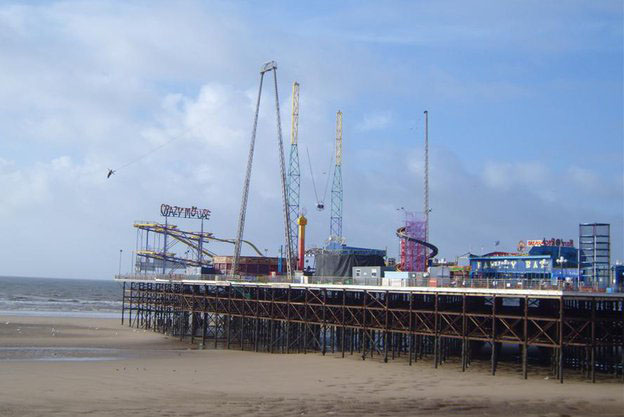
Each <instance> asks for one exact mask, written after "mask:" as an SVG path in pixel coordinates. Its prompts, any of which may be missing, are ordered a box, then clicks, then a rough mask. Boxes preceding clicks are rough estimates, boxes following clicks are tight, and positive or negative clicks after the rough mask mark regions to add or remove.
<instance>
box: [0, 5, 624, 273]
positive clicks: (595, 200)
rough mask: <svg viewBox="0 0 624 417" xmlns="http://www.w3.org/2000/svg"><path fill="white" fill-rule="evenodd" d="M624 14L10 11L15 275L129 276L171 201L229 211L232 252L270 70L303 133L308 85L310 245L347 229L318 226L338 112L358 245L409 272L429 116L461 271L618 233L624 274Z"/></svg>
mask: <svg viewBox="0 0 624 417" xmlns="http://www.w3.org/2000/svg"><path fill="white" fill-rule="evenodd" d="M622 7H623V6H622V3H621V2H619V1H603V2H593V1H568V2H565V3H563V2H554V1H552V2H548V1H546V2H544V1H539V2H538V1H510V2H498V1H481V2H471V3H470V7H468V6H467V3H466V2H462V1H436V2H359V1H358V2H340V3H339V4H335V3H334V2H315V3H314V4H308V3H303V2H302V3H300V4H293V3H292V2H270V3H266V2H263V3H262V4H260V3H257V2H199V1H184V2H175V3H170V2H133V3H131V4H126V3H120V2H107V1H90V2H80V1H65V2H26V3H25V2H3V3H2V4H1V5H0V40H1V41H0V60H1V62H2V63H3V65H1V66H0V84H1V85H2V86H3V88H1V89H0V137H1V138H2V139H1V140H0V189H2V190H3V193H2V196H1V197H0V201H1V202H2V204H1V205H0V215H1V216H2V218H3V220H4V221H3V223H4V225H5V226H4V232H3V233H2V234H1V236H0V264H1V265H2V269H0V274H4V275H8V274H19V275H40V276H41V275H47V276H58V277H64V276H68V277H97V278H106V277H109V276H110V275H112V274H113V273H115V272H116V269H117V256H118V253H119V249H120V248H123V249H124V250H125V253H129V252H130V251H131V250H132V249H133V247H134V239H135V234H134V231H133V230H132V222H133V221H134V220H137V219H154V220H157V219H158V206H159V205H160V203H161V202H170V203H178V204H181V205H182V204H188V205H199V206H206V207H209V208H211V209H212V210H213V218H212V220H211V224H210V227H211V231H214V233H215V234H216V235H219V236H223V237H232V236H233V235H234V234H235V228H236V220H237V215H238V209H239V204H240V193H241V187H242V181H243V175H244V166H245V161H246V154H247V146H248V141H249V135H250V130H251V122H252V117H253V101H254V95H255V91H256V89H257V82H258V68H259V67H260V65H261V64H262V63H263V62H265V61H267V60H272V59H273V60H276V61H277V62H278V66H279V70H278V79H279V88H280V99H281V104H282V130H283V132H284V135H285V137H287V134H288V132H289V131H290V90H291V84H292V82H293V81H298V82H299V83H300V84H301V109H300V146H301V148H300V156H301V170H302V176H303V179H302V186H303V190H302V205H303V206H305V207H306V208H307V209H308V213H309V218H310V224H309V229H310V230H309V238H310V241H311V242H310V243H311V244H316V245H321V244H322V243H323V241H324V239H326V237H327V234H328V230H329V211H328V210H326V211H325V212H323V213H318V212H316V211H315V210H314V205H315V201H314V200H315V198H314V193H313V191H312V184H311V180H310V174H309V170H308V168H307V157H306V156H305V148H306V147H307V148H309V151H310V155H311V159H312V162H313V164H314V166H315V168H314V169H315V175H316V177H317V180H316V181H317V186H318V187H319V188H322V186H324V182H325V177H324V176H323V175H322V172H323V171H326V169H327V168H326V167H327V164H328V160H329V156H330V154H331V152H332V147H333V140H334V137H333V136H334V123H335V119H334V118H335V113H336V111H337V110H338V109H340V110H342V111H343V113H344V152H345V155H344V168H343V176H344V184H345V206H344V226H343V230H344V233H345V236H346V238H347V242H348V243H349V244H352V245H356V246H372V247H380V248H385V247H387V248H388V250H389V252H390V254H391V255H396V253H397V248H398V241H397V239H396V237H395V236H394V233H393V230H394V229H396V227H398V226H399V225H400V223H401V215H400V213H399V212H397V210H396V209H397V208H398V207H406V208H408V209H410V210H421V207H422V137H423V129H422V128H423V126H422V124H423V116H422V114H423V111H424V110H428V111H429V113H430V141H431V206H432V209H433V211H432V216H431V222H432V223H431V240H432V241H433V243H435V244H437V245H438V246H439V247H440V249H441V254H442V256H445V257H450V258H452V257H454V256H456V255H460V254H462V253H464V252H466V251H467V250H469V249H471V250H473V251H474V252H479V251H480V250H481V248H483V250H490V249H493V242H495V241H497V240H500V241H501V245H500V248H501V249H508V250H513V249H514V247H515V245H516V244H517V242H518V241H519V240H526V239H535V238H542V237H562V238H568V239H569V238H573V239H575V240H576V239H577V234H578V223H580V222H593V221H598V222H609V223H611V224H612V239H613V252H612V260H616V259H621V260H624V256H623V251H624V243H623V240H622V239H623V237H622V230H623V228H624V220H623V217H624V149H623V146H624V145H623V142H624V139H623V110H624V105H623V93H622V91H623V79H622V77H623V64H622V63H623V58H624V57H623V41H622V39H623V35H624V33H623V28H622V27H623V10H622ZM271 105H272V98H271V96H270V95H268V94H266V92H265V96H264V97H263V103H262V108H261V119H260V124H259V133H258V148H257V152H258V153H257V155H256V159H255V165H254V171H253V177H252V192H251V195H250V200H249V214H248V221H247V228H246V231H245V236H246V237H247V238H249V239H250V240H252V241H254V242H256V243H257V244H258V246H261V247H266V248H267V249H269V252H271V253H276V251H277V248H278V247H279V245H280V244H281V236H282V233H281V230H282V219H281V215H280V213H281V208H280V196H279V176H278V175H279V171H278V160H277V156H276V152H275V150H276V145H275V120H274V115H273V113H272V111H273V109H272V107H271ZM178 136H180V137H181V139H179V140H176V141H175V142H174V143H173V144H172V145H168V146H166V147H164V148H163V149H162V150H159V151H157V152H154V153H153V154H150V155H149V156H148V157H145V158H143V159H141V160H140V161H139V162H137V163H134V164H131V165H129V166H128V167H126V168H124V169H122V170H120V171H119V172H118V174H117V175H116V176H115V177H113V178H112V180H108V181H107V180H105V178H104V177H105V173H106V169H107V168H115V167H119V166H122V165H124V164H125V163H127V162H129V161H131V160H133V159H135V158H137V157H139V156H141V155H143V154H145V153H146V152H148V151H149V150H151V149H154V148H155V147H157V146H159V145H160V144H162V143H166V142H167V141H168V140H170V139H171V138H173V137H178ZM181 226H185V227H194V225H193V224H192V223H181ZM195 226H196V225H195ZM33 242H34V244H33ZM214 249H215V250H216V251H217V252H221V253H224V254H229V253H230V252H231V251H232V248H231V247H227V246H224V247H220V246H215V248H214ZM129 265H130V258H129V257H127V259H125V260H124V269H128V268H129Z"/></svg>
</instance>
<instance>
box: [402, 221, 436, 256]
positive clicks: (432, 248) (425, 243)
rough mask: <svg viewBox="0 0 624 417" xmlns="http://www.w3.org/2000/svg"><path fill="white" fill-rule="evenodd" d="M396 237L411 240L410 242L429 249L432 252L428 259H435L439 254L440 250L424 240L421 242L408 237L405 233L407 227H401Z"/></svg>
mask: <svg viewBox="0 0 624 417" xmlns="http://www.w3.org/2000/svg"><path fill="white" fill-rule="evenodd" d="M396 235H397V237H398V238H399V239H405V240H409V241H410V242H416V243H418V244H419V245H422V246H425V247H427V248H429V249H430V250H431V253H430V254H429V255H428V258H429V259H431V258H435V257H436V255H437V254H438V248H437V246H435V245H433V244H431V243H429V242H425V241H424V240H420V239H416V238H415V237H411V236H408V235H407V234H406V233H405V227H399V228H398V229H397V231H396Z"/></svg>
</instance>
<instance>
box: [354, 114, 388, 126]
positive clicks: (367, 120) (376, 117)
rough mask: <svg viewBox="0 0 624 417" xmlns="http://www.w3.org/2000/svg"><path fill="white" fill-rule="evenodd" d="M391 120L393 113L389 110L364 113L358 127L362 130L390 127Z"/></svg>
mask: <svg viewBox="0 0 624 417" xmlns="http://www.w3.org/2000/svg"><path fill="white" fill-rule="evenodd" d="M391 122H392V113H391V112H389V111H383V112H375V113H369V114H366V115H364V119H363V120H362V121H361V122H360V123H359V124H358V126H357V128H358V129H359V130H362V131H369V130H379V129H383V128H386V127H388V126H389V125H390V123H391Z"/></svg>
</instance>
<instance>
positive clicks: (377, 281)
mask: <svg viewBox="0 0 624 417" xmlns="http://www.w3.org/2000/svg"><path fill="white" fill-rule="evenodd" d="M115 278H117V279H126V280H137V281H139V280H141V281H144V280H155V281H157V280H161V281H162V280H167V281H216V282H247V283H251V282H257V283H262V284H271V283H276V284H277V283H281V284H329V285H363V286H384V282H385V281H384V279H383V278H357V279H353V278H351V277H332V276H304V277H293V278H292V279H289V278H288V277H287V276H286V275H275V276H272V275H223V274H203V275H186V274H125V275H116V276H115ZM388 282H390V285H386V286H391V287H396V288H401V287H435V288H484V289H487V288H489V289H516V290H522V289H527V290H558V291H580V292H596V293H605V292H609V293H624V286H623V285H618V286H614V287H611V288H599V287H597V286H588V285H584V284H583V283H581V285H577V284H576V283H573V282H568V281H561V280H559V281H555V282H553V281H552V280H550V279H513V278H490V279H486V278H478V279H476V278H475V279H470V278H461V279H448V278H447V279H441V280H436V279H435V278H434V279H430V278H407V279H401V280H400V281H399V280H394V281H388ZM399 282H400V285H399V284H398V283H399Z"/></svg>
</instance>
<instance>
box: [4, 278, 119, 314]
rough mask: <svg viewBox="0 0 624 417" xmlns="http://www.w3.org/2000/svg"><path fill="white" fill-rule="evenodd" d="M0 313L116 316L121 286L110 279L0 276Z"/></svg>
mask: <svg viewBox="0 0 624 417" xmlns="http://www.w3.org/2000/svg"><path fill="white" fill-rule="evenodd" d="M0 314H4V315H29V316H68V317H119V316H120V314H121V284H119V283H117V282H114V281H113V280H112V279H111V280H110V281H103V280H88V279H58V278H23V277H3V276H0Z"/></svg>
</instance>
